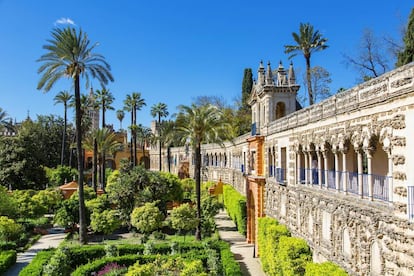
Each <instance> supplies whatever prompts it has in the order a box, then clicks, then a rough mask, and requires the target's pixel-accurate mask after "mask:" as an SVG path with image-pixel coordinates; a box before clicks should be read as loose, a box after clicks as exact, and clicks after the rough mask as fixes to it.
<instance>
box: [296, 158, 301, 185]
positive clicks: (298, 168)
mask: <svg viewBox="0 0 414 276" xmlns="http://www.w3.org/2000/svg"><path fill="white" fill-rule="evenodd" d="M296 156H297V160H296V183H297V184H298V185H299V184H301V183H300V164H301V163H302V162H301V161H302V160H301V152H300V151H297V152H296Z"/></svg>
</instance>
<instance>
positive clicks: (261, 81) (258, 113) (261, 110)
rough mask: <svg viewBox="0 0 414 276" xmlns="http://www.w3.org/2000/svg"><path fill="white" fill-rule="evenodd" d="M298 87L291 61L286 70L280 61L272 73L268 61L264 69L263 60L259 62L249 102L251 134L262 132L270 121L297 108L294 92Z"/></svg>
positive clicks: (295, 92)
mask: <svg viewBox="0 0 414 276" xmlns="http://www.w3.org/2000/svg"><path fill="white" fill-rule="evenodd" d="M299 87H300V86H299V85H298V84H297V83H296V77H295V71H294V69H293V64H292V63H291V64H290V66H289V70H288V71H286V70H285V68H284V67H283V65H282V62H280V63H279V67H278V69H277V70H276V71H275V72H274V73H273V72H272V68H271V66H270V62H268V63H267V68H266V69H265V68H264V65H263V61H261V62H260V65H259V69H258V70H257V81H256V82H255V83H254V85H253V88H252V92H251V98H250V102H249V104H250V106H251V107H252V135H256V134H260V133H262V132H263V130H264V128H265V127H267V126H268V125H269V124H270V123H271V122H272V121H275V120H277V119H279V118H282V117H284V116H286V115H288V114H290V113H292V112H295V111H296V110H297V109H298V105H297V101H296V94H297V92H298V90H299Z"/></svg>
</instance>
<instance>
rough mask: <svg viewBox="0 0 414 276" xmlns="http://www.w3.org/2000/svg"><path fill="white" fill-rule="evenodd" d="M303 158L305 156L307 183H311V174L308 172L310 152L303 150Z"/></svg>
mask: <svg viewBox="0 0 414 276" xmlns="http://www.w3.org/2000/svg"><path fill="white" fill-rule="evenodd" d="M303 158H305V185H309V174H308V168H309V165H308V163H309V162H308V161H309V159H308V152H306V151H304V152H303Z"/></svg>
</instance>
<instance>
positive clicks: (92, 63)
mask: <svg viewBox="0 0 414 276" xmlns="http://www.w3.org/2000/svg"><path fill="white" fill-rule="evenodd" d="M51 35H52V38H51V39H48V40H47V42H48V44H46V45H44V46H43V49H45V50H46V53H45V54H43V55H42V56H41V57H40V58H39V59H38V60H37V61H38V62H41V63H42V65H41V66H40V67H39V69H38V73H39V74H43V75H42V76H41V78H40V80H39V83H38V85H37V89H43V90H44V91H45V92H48V91H50V89H51V88H52V87H53V85H54V84H55V83H56V81H57V80H59V79H61V78H64V77H66V78H71V79H72V80H73V83H74V88H75V106H76V108H75V110H76V111H75V112H76V113H75V114H76V150H77V153H78V171H79V177H78V183H79V225H80V229H79V241H80V243H81V244H84V243H87V235H86V223H87V222H86V216H85V199H84V190H83V170H84V164H83V162H84V160H83V152H82V129H81V121H82V115H81V105H80V78H81V76H82V77H85V78H86V81H87V83H88V82H89V74H90V75H91V76H92V77H93V78H97V79H98V81H99V82H100V83H101V85H105V84H107V83H108V82H109V81H113V77H112V74H111V73H110V69H111V67H110V65H109V64H108V63H107V62H106V60H105V58H104V57H103V56H102V55H100V54H96V53H94V50H95V47H96V46H97V44H96V43H95V44H93V45H90V40H89V39H88V36H87V34H86V33H84V32H83V31H82V30H81V29H79V30H78V31H76V29H75V28H71V27H67V28H65V29H60V28H55V29H53V30H52V32H51Z"/></svg>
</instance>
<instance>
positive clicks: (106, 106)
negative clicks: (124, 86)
mask: <svg viewBox="0 0 414 276" xmlns="http://www.w3.org/2000/svg"><path fill="white" fill-rule="evenodd" d="M95 97H96V104H97V105H98V106H99V108H100V109H101V110H102V128H104V127H106V126H105V123H106V122H105V112H106V111H107V110H114V108H113V106H111V104H112V103H113V102H114V100H115V98H114V96H113V95H112V93H111V92H110V91H109V90H108V89H106V88H105V87H103V88H102V89H101V90H98V89H97V90H96V91H95Z"/></svg>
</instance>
